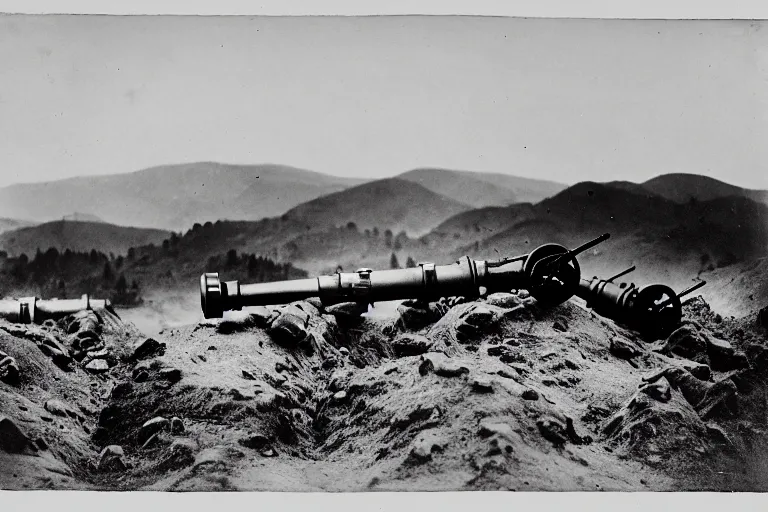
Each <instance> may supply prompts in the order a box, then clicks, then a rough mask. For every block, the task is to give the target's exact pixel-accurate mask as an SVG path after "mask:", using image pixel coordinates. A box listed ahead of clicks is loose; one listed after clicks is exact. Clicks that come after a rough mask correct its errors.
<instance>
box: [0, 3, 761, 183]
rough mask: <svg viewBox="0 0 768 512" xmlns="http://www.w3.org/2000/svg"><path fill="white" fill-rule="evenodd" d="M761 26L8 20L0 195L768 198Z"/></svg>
mask: <svg viewBox="0 0 768 512" xmlns="http://www.w3.org/2000/svg"><path fill="white" fill-rule="evenodd" d="M767 141H768V24H766V23H762V22H749V21H635V20H632V21H618V20H555V19H549V20H544V19H512V18H459V17H389V18H387V17H380V18H331V17H323V18H254V17H242V18H233V17H212V18H207V17H104V16H49V17H35V16H2V17H0V186H2V185H7V184H10V183H14V182H19V181H43V180H51V179H57V178H64V177H70V176H76V175H88V174H106V173H116V172H129V171H134V170H138V169H141V168H145V167H150V166H154V165H161V164H169V163H181V162H191V161H200V160H210V161H221V162H228V163H265V162H270V163H282V164H288V165H294V166H298V167H303V168H307V169H312V170H316V171H321V172H326V173H330V174H336V175H341V176H353V175H366V176H371V177H384V176H391V175H394V174H398V173H400V172H403V171H406V170H408V169H411V168H414V167H420V166H439V167H447V168H453V169H466V170H476V171H490V172H503V173H510V174H516V175H519V176H528V177H539V178H545V179H552V180H556V181H561V182H564V183H574V182H576V181H580V180H585V179H590V180H598V181H600V180H611V179H626V180H633V181H642V180H645V179H648V178H650V177H652V176H655V175H657V174H661V173H667V172H692V173H700V174H706V175H709V176H713V177H716V178H719V179H722V180H724V181H728V182H730V183H734V184H737V185H741V186H745V187H751V188H768V143H766V142H767Z"/></svg>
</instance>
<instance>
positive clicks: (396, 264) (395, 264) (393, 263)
mask: <svg viewBox="0 0 768 512" xmlns="http://www.w3.org/2000/svg"><path fill="white" fill-rule="evenodd" d="M389 267H390V268H400V262H398V261H397V255H396V254H395V253H392V256H391V257H390V258H389Z"/></svg>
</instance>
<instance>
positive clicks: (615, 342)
mask: <svg viewBox="0 0 768 512" xmlns="http://www.w3.org/2000/svg"><path fill="white" fill-rule="evenodd" d="M610 352H611V354H613V355H614V356H616V357H618V358H619V359H627V360H629V359H632V358H633V357H636V356H638V355H640V354H641V351H640V350H639V349H638V348H637V347H636V346H635V345H633V344H632V343H630V342H628V341H626V340H624V339H622V338H619V337H614V338H612V339H611V348H610Z"/></svg>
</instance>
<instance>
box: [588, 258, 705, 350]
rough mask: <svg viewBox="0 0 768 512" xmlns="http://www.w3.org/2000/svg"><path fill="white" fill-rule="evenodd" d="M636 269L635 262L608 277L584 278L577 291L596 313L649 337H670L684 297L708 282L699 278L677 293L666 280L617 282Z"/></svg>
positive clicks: (677, 322) (681, 310)
mask: <svg viewBox="0 0 768 512" xmlns="http://www.w3.org/2000/svg"><path fill="white" fill-rule="evenodd" d="M634 270H635V267H634V266H632V267H630V268H628V269H626V270H624V271H622V272H619V273H618V274H616V275H615V276H613V277H610V278H608V279H600V278H599V277H593V278H592V279H581V282H580V283H579V286H578V289H577V291H576V295H577V296H578V297H580V298H582V299H584V300H585V301H586V303H587V307H589V308H591V309H592V310H593V311H594V312H595V313H597V314H599V315H601V316H604V317H606V318H610V319H612V320H615V321H616V322H618V323H620V324H623V325H626V326H627V327H629V328H631V329H634V330H636V331H638V332H640V333H641V334H642V335H643V336H645V337H647V338H660V337H666V336H668V335H669V334H670V333H671V332H672V331H674V330H675V329H676V328H677V327H678V326H679V325H680V321H681V320H682V315H683V308H682V303H681V302H680V299H681V298H682V297H684V296H685V295H688V294H689V293H691V292H694V291H696V290H698V289H699V288H701V287H702V286H704V285H705V284H707V283H706V281H699V282H698V283H696V284H694V285H692V286H690V287H688V288H686V289H685V290H683V291H682V292H680V293H677V292H675V291H674V290H673V289H672V288H670V287H669V286H667V285H665V284H650V285H646V286H642V287H638V286H636V285H635V284H634V283H630V284H629V285H627V284H626V283H621V284H616V283H614V282H613V281H614V280H615V279H618V278H619V277H621V276H624V275H626V274H629V273H630V272H632V271H634Z"/></svg>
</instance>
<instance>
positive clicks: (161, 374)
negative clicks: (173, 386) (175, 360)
mask: <svg viewBox="0 0 768 512" xmlns="http://www.w3.org/2000/svg"><path fill="white" fill-rule="evenodd" d="M157 376H158V378H159V379H161V380H167V381H168V382H179V381H180V380H181V370H179V369H178V368H161V369H160V371H158V372H157Z"/></svg>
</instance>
